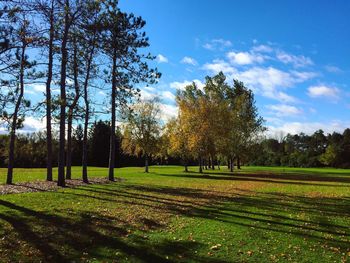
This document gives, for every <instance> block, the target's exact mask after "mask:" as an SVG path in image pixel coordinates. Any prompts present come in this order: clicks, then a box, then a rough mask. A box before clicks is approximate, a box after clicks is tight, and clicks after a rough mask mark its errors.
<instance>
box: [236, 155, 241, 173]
mask: <svg viewBox="0 0 350 263" xmlns="http://www.w3.org/2000/svg"><path fill="white" fill-rule="evenodd" d="M237 169H238V170H240V169H241V159H240V158H239V155H237Z"/></svg>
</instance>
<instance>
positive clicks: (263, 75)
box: [202, 59, 317, 103]
mask: <svg viewBox="0 0 350 263" xmlns="http://www.w3.org/2000/svg"><path fill="white" fill-rule="evenodd" d="M247 62H248V61H247ZM202 69H204V70H207V71H209V72H210V73H211V74H217V73H219V72H220V71H222V72H223V73H224V74H225V75H226V76H227V78H228V79H229V80H231V79H239V80H240V81H243V82H244V83H245V84H246V85H247V87H248V88H250V89H252V90H253V91H255V92H257V93H259V94H260V95H262V96H265V97H268V98H271V99H276V100H278V101H281V102H284V103H292V102H297V101H298V99H296V98H295V97H293V96H290V95H288V94H287V93H285V92H284V91H283V90H284V89H286V88H290V87H293V86H294V85H295V84H297V83H302V82H305V81H307V80H310V79H312V78H314V77H316V76H317V74H316V73H315V72H308V71H307V72H304V71H295V70H293V71H283V70H280V69H277V68H274V67H259V66H253V67H251V68H248V69H247V70H238V69H237V68H236V67H234V66H233V65H231V64H229V63H228V62H226V61H224V60H219V59H216V60H213V62H211V63H206V64H204V65H203V67H202Z"/></svg>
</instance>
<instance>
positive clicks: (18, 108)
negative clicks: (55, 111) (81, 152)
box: [1, 1, 35, 184]
mask: <svg viewBox="0 0 350 263" xmlns="http://www.w3.org/2000/svg"><path fill="white" fill-rule="evenodd" d="M21 4H22V5H21ZM27 15H28V14H27V12H26V10H25V6H24V2H21V1H19V2H17V3H12V2H10V1H9V2H8V5H7V13H6V16H7V19H8V22H9V23H10V24H11V31H12V34H11V40H12V41H11V42H10V43H9V49H10V50H11V51H12V52H13V57H12V59H11V60H10V61H8V62H7V63H8V67H7V69H6V70H4V71H3V72H2V73H3V75H5V78H4V79H2V83H1V84H2V86H7V90H8V95H7V102H9V104H7V107H6V109H7V110H10V108H13V110H12V113H9V111H7V110H5V111H3V112H2V118H3V119H6V120H7V121H8V123H9V133H10V141H9V151H8V170H7V179H6V183H7V184H12V181H13V167H14V152H15V140H16V130H17V129H18V128H20V127H21V125H22V123H23V119H24V112H23V107H28V106H29V101H27V100H25V99H24V85H25V78H26V75H27V77H28V76H29V75H31V74H32V73H31V72H29V70H30V69H31V68H33V67H34V66H35V62H30V61H29V60H28V55H27V49H28V47H29V46H30V45H32V43H33V42H34V34H33V30H32V29H31V21H30V20H29V19H28V18H27ZM12 106H13V107H12Z"/></svg>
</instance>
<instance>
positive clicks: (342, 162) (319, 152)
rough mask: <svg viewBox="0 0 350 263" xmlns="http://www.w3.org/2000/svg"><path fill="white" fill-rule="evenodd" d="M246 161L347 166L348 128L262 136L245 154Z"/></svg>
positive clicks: (349, 154) (349, 159)
mask: <svg viewBox="0 0 350 263" xmlns="http://www.w3.org/2000/svg"><path fill="white" fill-rule="evenodd" d="M245 160H246V163H248V164H251V165H265V166H291V167H322V166H329V167H336V168H350V129H345V130H344V132H343V133H342V134H341V133H338V132H334V133H332V134H328V135H325V134H324V132H323V131H322V130H319V131H316V132H315V133H314V134H312V135H306V134H304V133H300V134H296V135H291V134H287V135H286V136H280V138H278V139H273V138H269V139H264V140H262V141H260V142H257V143H256V144H255V145H254V146H253V147H252V149H251V152H250V154H249V155H247V156H246V157H245Z"/></svg>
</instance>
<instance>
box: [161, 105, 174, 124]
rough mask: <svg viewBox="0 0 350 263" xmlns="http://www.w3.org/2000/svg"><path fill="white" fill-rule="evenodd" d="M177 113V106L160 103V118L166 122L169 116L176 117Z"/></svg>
mask: <svg viewBox="0 0 350 263" xmlns="http://www.w3.org/2000/svg"><path fill="white" fill-rule="evenodd" d="M177 114H178V107H176V106H175V105H171V104H160V118H161V120H162V121H164V122H167V121H169V120H170V119H171V118H174V117H176V116H177Z"/></svg>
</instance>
